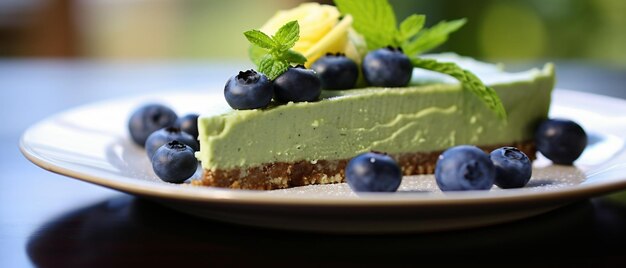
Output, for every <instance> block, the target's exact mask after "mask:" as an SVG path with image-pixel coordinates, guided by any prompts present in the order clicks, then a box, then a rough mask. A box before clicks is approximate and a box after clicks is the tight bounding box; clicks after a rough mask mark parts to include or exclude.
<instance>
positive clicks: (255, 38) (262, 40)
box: [243, 30, 277, 49]
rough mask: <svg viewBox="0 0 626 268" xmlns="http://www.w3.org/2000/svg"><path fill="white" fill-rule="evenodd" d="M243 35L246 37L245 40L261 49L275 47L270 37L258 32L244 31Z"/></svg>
mask: <svg viewBox="0 0 626 268" xmlns="http://www.w3.org/2000/svg"><path fill="white" fill-rule="evenodd" d="M243 35H245V36H246V39H248V41H250V43H252V44H253V45H257V46H259V47H261V48H265V49H273V48H274V47H276V45H277V44H276V42H274V40H272V38H271V37H269V36H268V35H267V34H265V33H264V32H261V31H259V30H250V31H246V32H244V33H243Z"/></svg>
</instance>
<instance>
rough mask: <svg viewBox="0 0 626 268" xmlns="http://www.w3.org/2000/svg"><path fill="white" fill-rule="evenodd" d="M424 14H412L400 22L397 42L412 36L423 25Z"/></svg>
mask: <svg viewBox="0 0 626 268" xmlns="http://www.w3.org/2000/svg"><path fill="white" fill-rule="evenodd" d="M425 21H426V16H424V15H417V14H413V15H411V16H408V17H407V18H406V19H404V20H403V21H402V22H401V23H400V32H399V39H400V40H398V41H399V42H405V41H408V40H409V39H411V38H413V37H414V36H415V35H417V33H419V31H421V30H422V28H423V27H424V22H425Z"/></svg>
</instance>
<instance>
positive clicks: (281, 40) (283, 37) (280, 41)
mask: <svg viewBox="0 0 626 268" xmlns="http://www.w3.org/2000/svg"><path fill="white" fill-rule="evenodd" d="M299 38H300V25H298V21H295V20H294V21H290V22H288V23H287V24H285V25H283V26H282V27H280V29H278V31H276V34H274V37H273V39H274V41H275V42H276V44H277V46H276V49H277V50H279V51H285V50H288V49H290V48H292V47H293V46H294V45H295V44H296V42H297V41H298V39H299Z"/></svg>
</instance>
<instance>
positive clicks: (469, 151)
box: [435, 145, 496, 191]
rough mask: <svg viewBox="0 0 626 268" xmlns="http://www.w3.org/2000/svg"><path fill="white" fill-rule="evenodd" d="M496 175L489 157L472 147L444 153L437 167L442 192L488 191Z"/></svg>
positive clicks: (454, 148)
mask: <svg viewBox="0 0 626 268" xmlns="http://www.w3.org/2000/svg"><path fill="white" fill-rule="evenodd" d="M495 175H496V170H495V167H494V166H493V163H492V162H491V159H489V155H488V154H486V153H485V152H483V151H482V150H481V149H478V148H477V147H475V146H470V145H461V146H456V147H452V148H450V149H448V150H446V151H444V152H443V153H442V154H441V155H440V156H439V159H438V160H437V165H436V167H435V179H436V181H437V185H438V186H439V189H441V190H442V191H465V190H488V189H491V187H492V186H493V181H494V178H495Z"/></svg>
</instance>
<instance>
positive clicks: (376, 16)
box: [335, 0, 506, 120]
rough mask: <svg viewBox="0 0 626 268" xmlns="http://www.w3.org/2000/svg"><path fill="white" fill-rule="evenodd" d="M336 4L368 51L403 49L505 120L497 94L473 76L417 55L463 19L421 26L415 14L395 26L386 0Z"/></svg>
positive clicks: (442, 39)
mask: <svg viewBox="0 0 626 268" xmlns="http://www.w3.org/2000/svg"><path fill="white" fill-rule="evenodd" d="M335 4H336V5H337V8H339V11H341V13H342V14H350V15H352V18H353V23H352V27H353V28H354V29H355V30H356V31H357V32H359V33H360V34H361V35H362V36H363V38H365V41H366V42H367V48H368V50H375V49H379V48H382V47H386V46H394V47H400V48H402V51H403V52H404V54H406V55H407V56H409V57H410V58H411V62H412V63H413V66H414V67H419V68H424V69H428V70H431V71H435V72H440V73H444V74H448V75H450V76H452V77H454V78H456V79H457V80H459V81H460V82H461V84H462V85H463V87H464V88H465V89H467V90H469V91H470V92H472V93H473V94H474V95H476V97H478V98H479V99H480V100H481V101H482V102H483V103H485V105H486V106H487V107H489V109H491V110H492V111H493V112H494V113H496V114H497V115H498V116H499V117H500V118H502V119H504V120H506V111H505V109H504V106H503V105H502V101H501V100H500V98H499V97H498V94H497V93H496V92H495V91H494V90H493V89H492V88H490V87H487V86H485V84H483V83H482V82H481V81H480V79H479V78H478V77H476V75H474V74H473V73H471V72H469V71H467V70H464V69H462V68H460V67H459V66H458V65H456V64H454V63H447V62H446V63H442V62H437V61H435V60H431V59H421V58H419V56H420V54H422V53H424V52H427V51H429V50H431V49H434V48H436V47H438V46H439V45H441V44H443V43H445V42H446V41H447V40H448V36H449V35H450V34H451V33H453V32H455V31H456V30H458V29H459V28H461V27H462V26H463V25H464V24H465V22H466V20H465V19H459V20H453V21H449V22H447V21H442V22H439V23H437V24H436V25H435V26H433V27H431V28H424V22H425V21H426V16H424V15H418V14H414V15H411V16H409V17H407V18H406V19H405V20H403V21H402V22H401V23H400V27H399V28H398V27H397V25H396V21H397V20H396V15H395V13H394V11H393V8H392V7H391V5H390V4H389V3H388V2H387V0H367V1H362V0H335Z"/></svg>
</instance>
